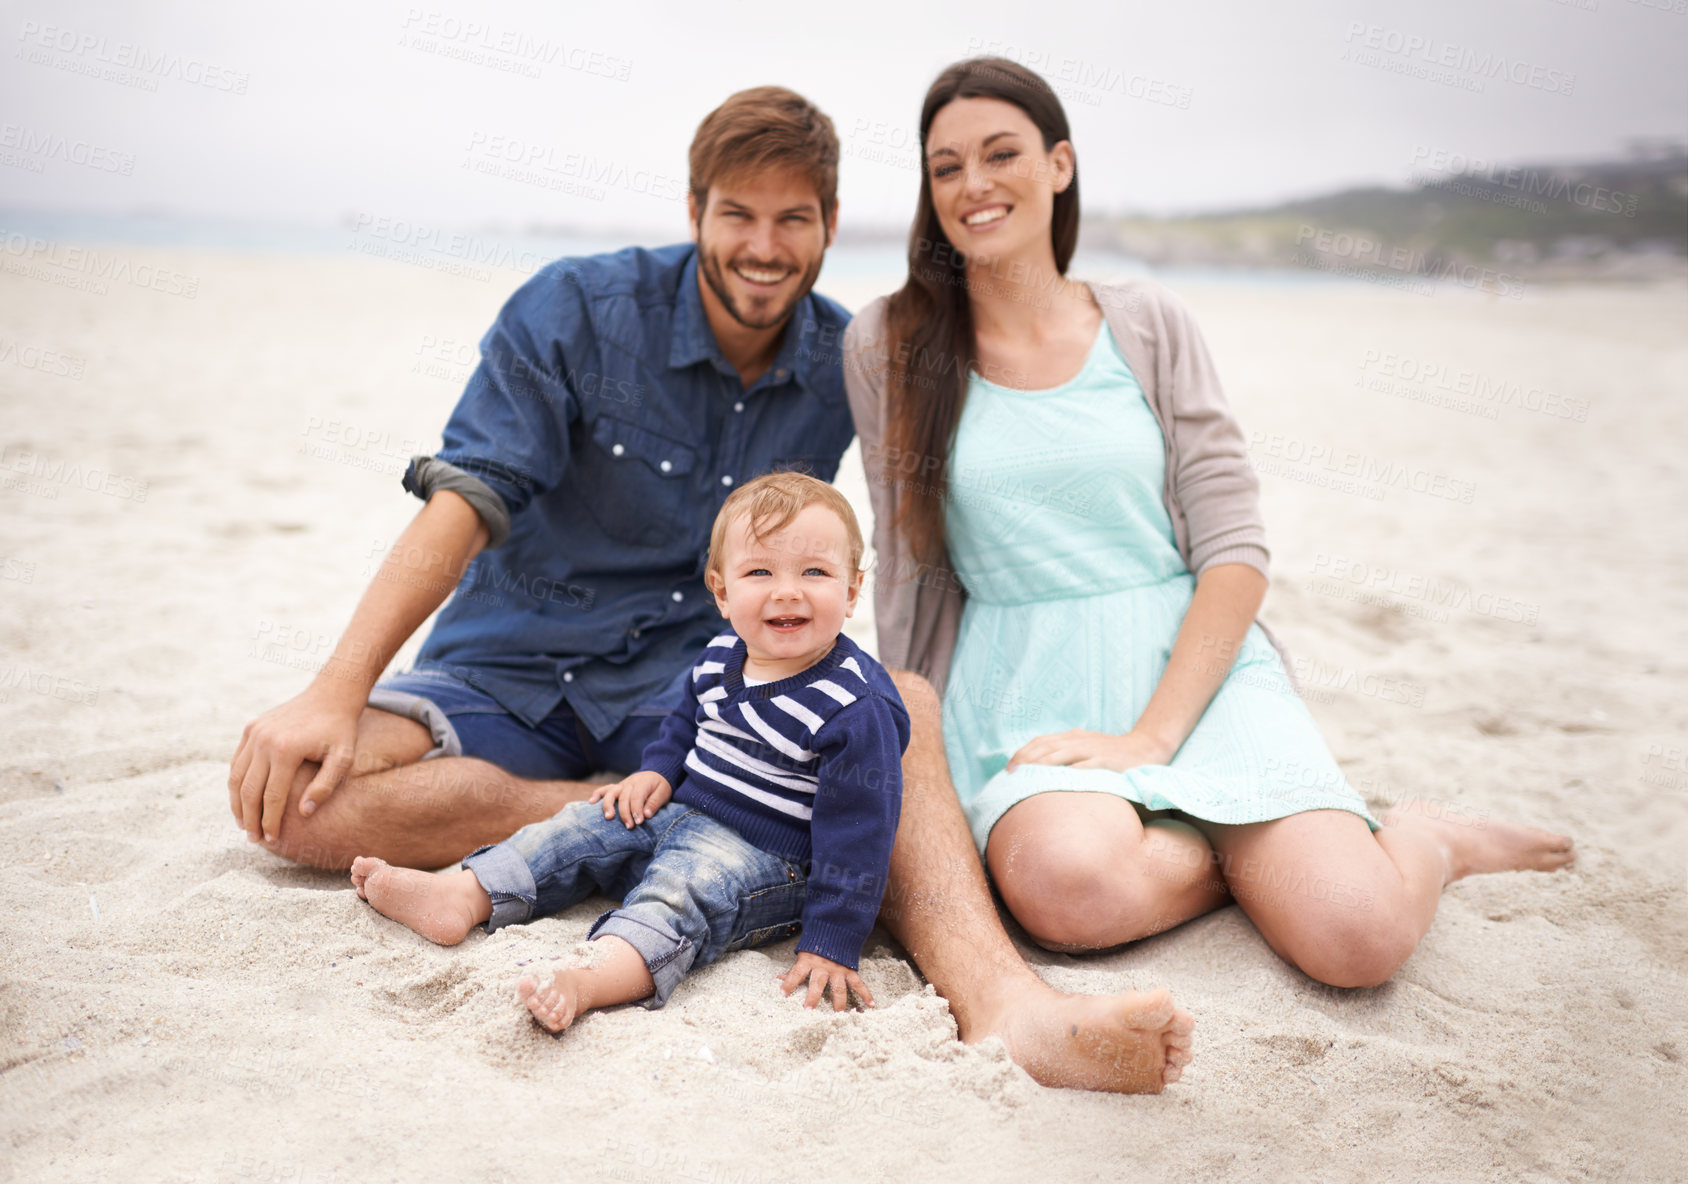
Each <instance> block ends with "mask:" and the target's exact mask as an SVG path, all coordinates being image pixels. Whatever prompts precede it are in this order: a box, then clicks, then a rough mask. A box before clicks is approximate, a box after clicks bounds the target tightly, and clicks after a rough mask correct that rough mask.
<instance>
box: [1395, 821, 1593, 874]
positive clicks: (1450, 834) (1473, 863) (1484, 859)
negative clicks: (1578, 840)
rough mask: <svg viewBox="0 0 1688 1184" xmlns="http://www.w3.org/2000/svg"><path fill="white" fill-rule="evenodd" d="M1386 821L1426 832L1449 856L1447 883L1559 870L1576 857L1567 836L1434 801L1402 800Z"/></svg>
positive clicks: (1445, 855) (1444, 854)
mask: <svg viewBox="0 0 1688 1184" xmlns="http://www.w3.org/2000/svg"><path fill="white" fill-rule="evenodd" d="M1382 822H1383V825H1385V826H1399V827H1402V828H1408V827H1411V828H1415V829H1418V830H1420V831H1422V832H1424V833H1426V834H1428V835H1429V836H1430V837H1431V838H1432V839H1433V840H1434V841H1435V842H1436V843H1437V845H1438V846H1440V847H1441V848H1442V853H1443V856H1444V858H1445V859H1446V860H1447V864H1448V879H1447V881H1446V882H1448V883H1452V882H1453V881H1455V880H1459V879H1463V878H1464V877H1466V876H1474V875H1480V874H1481V873H1483V872H1528V871H1536V872H1553V871H1558V870H1559V869H1560V868H1562V867H1564V866H1566V865H1567V864H1569V863H1570V862H1571V861H1572V860H1574V859H1576V857H1577V854H1576V851H1575V850H1573V849H1572V844H1571V840H1570V839H1568V838H1566V837H1565V836H1564V835H1556V834H1553V833H1552V832H1551V831H1545V830H1538V829H1536V828H1535V827H1533V826H1516V825H1514V824H1512V823H1510V822H1496V821H1495V820H1494V819H1492V818H1488V817H1486V816H1484V817H1479V816H1475V815H1471V814H1466V813H1462V812H1459V811H1456V810H1453V809H1452V808H1449V807H1444V806H1440V805H1438V804H1437V803H1434V802H1421V801H1406V802H1402V803H1401V804H1400V805H1399V806H1397V807H1395V808H1394V809H1393V810H1390V811H1388V812H1387V813H1385V814H1384V816H1383V819H1382Z"/></svg>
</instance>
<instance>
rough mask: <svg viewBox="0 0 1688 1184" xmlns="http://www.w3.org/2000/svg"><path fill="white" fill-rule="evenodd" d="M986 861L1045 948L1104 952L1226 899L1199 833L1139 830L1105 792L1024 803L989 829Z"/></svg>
mask: <svg viewBox="0 0 1688 1184" xmlns="http://www.w3.org/2000/svg"><path fill="white" fill-rule="evenodd" d="M985 858H986V860H987V861H988V862H989V864H990V869H991V879H992V880H994V881H995V882H996V887H997V891H999V892H1001V893H1002V901H1003V903H1004V904H1006V905H1007V906H1008V911H1009V912H1011V913H1013V914H1014V919H1015V920H1016V921H1018V922H1019V923H1020V924H1021V925H1023V926H1024V927H1025V930H1026V932H1027V933H1028V934H1030V935H1031V937H1032V940H1033V941H1036V942H1037V943H1038V944H1039V945H1041V946H1044V947H1045V948H1047V949H1051V950H1061V951H1064V952H1069V953H1071V952H1076V951H1079V950H1099V949H1106V948H1108V947H1109V946H1117V945H1119V944H1120V943H1122V942H1128V941H1136V940H1137V939H1138V938H1140V937H1148V936H1149V935H1150V934H1154V933H1160V932H1162V931H1163V930H1167V929H1171V928H1172V927H1173V926H1174V925H1180V924H1183V923H1184V922H1185V921H1188V920H1190V919H1191V918H1192V917H1199V916H1201V915H1202V914H1203V913H1208V912H1212V911H1213V910H1214V909H1216V908H1219V907H1221V906H1223V905H1227V904H1229V903H1230V902H1231V894H1230V892H1229V891H1227V890H1226V887H1225V882H1224V880H1222V879H1220V878H1219V877H1218V875H1217V874H1216V873H1215V871H1214V867H1213V848H1211V847H1210V846H1208V842H1207V839H1206V838H1205V837H1203V835H1202V833H1201V832H1200V831H1198V830H1197V829H1196V828H1195V827H1193V826H1190V825H1189V824H1188V823H1184V822H1177V821H1174V820H1173V819H1170V818H1154V819H1151V820H1150V821H1149V822H1148V823H1147V824H1145V823H1144V822H1143V820H1142V818H1141V817H1140V816H1139V814H1138V812H1137V809H1136V808H1135V807H1134V806H1133V805H1132V804H1131V803H1130V802H1128V801H1126V800H1125V799H1124V798H1117V797H1114V796H1113V795H1112V794H1105V793H1060V792H1056V793H1040V794H1038V795H1036V796H1035V797H1030V798H1027V799H1026V800H1025V801H1023V802H1020V803H1018V804H1017V805H1015V806H1013V807H1012V808H1011V809H1009V811H1008V812H1007V813H1006V814H1004V815H1003V816H1002V819H1001V820H1000V821H999V822H998V823H997V824H996V826H995V827H993V828H992V829H991V837H990V842H989V843H988V844H987V845H986V847H985Z"/></svg>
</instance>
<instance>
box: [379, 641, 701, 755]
mask: <svg viewBox="0 0 1688 1184" xmlns="http://www.w3.org/2000/svg"><path fill="white" fill-rule="evenodd" d="M689 677H691V670H690V668H687V669H685V670H681V671H679V672H678V673H677V674H676V675H675V677H674V680H673V681H672V682H670V683H669V684H668V685H667V686H665V687H664V688H663V689H662V690H661V691H659V692H658V693H657V694H656V695H655V696H653V697H652V698H651V699H649V700H647V701H646V702H644V703H641V704H640V705H639V706H637V707H635V708H634V709H633V712H632V714H631V715H629V716H628V717H627V718H626V719H625V720H623V721H622V723H621V726H620V727H618V728H616V730H615V731H613V732H611V733H610V734H609V735H608V736H605V737H604V738H603V739H602V740H595V739H593V737H592V733H591V732H589V731H588V730H587V728H586V725H585V724H583V723H581V722H580V719H579V718H578V717H577V716H576V715H575V713H574V709H573V708H571V707H570V706H569V705H568V701H567V700H566V699H565V700H563V701H562V702H560V703H558V704H557V708H556V710H555V711H553V712H552V713H551V714H550V715H548V716H546V717H545V718H544V719H542V720H540V721H539V724H538V726H536V727H529V726H528V725H527V724H526V723H524V722H522V720H520V719H518V718H517V717H516V716H514V715H512V714H511V713H510V711H509V710H508V709H507V708H506V707H505V706H504V705H503V704H501V703H500V702H499V701H498V700H497V699H494V698H493V697H492V696H491V695H489V694H487V693H486V692H485V691H482V690H477V689H476V688H475V687H472V686H470V685H469V684H468V683H466V682H464V681H463V680H462V679H460V678H457V677H456V676H454V675H451V674H448V673H446V672H445V671H443V670H437V669H432V668H428V667H424V668H422V669H419V670H411V671H407V672H405V673H404V674H396V675H394V676H393V677H392V678H384V679H382V680H381V681H380V682H378V683H376V684H375V689H374V690H372V691H370V692H369V705H370V706H371V707H373V708H375V709H377V710H378V711H390V712H392V713H393V714H394V715H402V716H404V717H405V718H406V719H413V720H415V721H416V722H417V723H419V724H421V725H423V726H424V727H426V728H427V729H428V731H429V732H430V733H431V734H432V735H433V737H434V747H433V749H432V751H430V752H428V753H427V755H426V756H424V757H423V759H424V760H426V759H428V758H429V757H436V756H472V757H475V758H477V759H478V760H483V761H488V762H490V763H492V764H495V765H497V766H498V767H499V768H501V769H503V770H504V771H505V772H507V773H514V774H515V775H516V776H517V777H527V778H531V779H534V780H541V781H545V780H552V779H555V778H563V779H567V780H571V781H573V780H578V779H580V778H582V777H588V776H591V775H592V774H593V773H600V772H612V773H631V772H633V771H634V770H635V769H637V768H638V767H639V760H640V757H641V755H642V754H643V753H644V751H645V747H646V745H648V744H650V743H651V741H653V740H655V739H656V738H657V733H658V732H660V731H661V730H662V721H663V718H664V717H665V716H667V715H668V714H669V712H671V711H673V710H674V708H675V707H677V706H679V704H680V699H681V696H682V695H683V694H684V691H685V680H686V679H687V678H689Z"/></svg>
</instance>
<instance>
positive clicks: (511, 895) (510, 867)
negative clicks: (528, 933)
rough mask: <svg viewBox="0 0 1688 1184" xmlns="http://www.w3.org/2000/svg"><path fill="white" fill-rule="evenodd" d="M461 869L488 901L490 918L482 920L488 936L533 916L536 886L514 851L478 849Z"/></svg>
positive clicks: (502, 846) (501, 846)
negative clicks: (472, 875)
mask: <svg viewBox="0 0 1688 1184" xmlns="http://www.w3.org/2000/svg"><path fill="white" fill-rule="evenodd" d="M463 866H464V867H465V868H467V869H468V870H469V871H472V872H474V873H475V879H477V880H479V881H480V882H481V887H482V888H483V889H485V890H486V894H487V895H488V896H490V897H492V916H490V917H488V918H487V920H486V931H487V932H488V933H496V932H497V931H498V930H500V929H502V928H504V926H506V925H521V924H523V923H525V922H526V921H527V920H528V919H529V918H530V917H532V916H533V910H534V907H535V906H536V905H537V904H538V903H539V885H537V884H535V883H534V882H533V872H532V870H531V869H530V868H529V867H528V865H527V860H525V859H523V858H522V857H521V856H520V855H518V854H516V851H515V849H514V848H512V847H510V846H509V845H508V844H506V843H499V844H498V845H497V846H494V847H482V848H481V849H480V850H479V851H476V852H475V853H474V854H473V855H470V856H468V857H467V858H465V859H464V860H463Z"/></svg>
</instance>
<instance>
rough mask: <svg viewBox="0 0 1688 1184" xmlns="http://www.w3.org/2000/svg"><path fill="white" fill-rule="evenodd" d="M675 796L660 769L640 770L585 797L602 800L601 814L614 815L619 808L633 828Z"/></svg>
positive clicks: (629, 828) (622, 817)
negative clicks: (656, 771) (653, 771)
mask: <svg viewBox="0 0 1688 1184" xmlns="http://www.w3.org/2000/svg"><path fill="white" fill-rule="evenodd" d="M673 796H674V787H673V786H671V785H669V784H668V778H666V777H664V776H663V775H662V774H661V773H651V772H648V771H647V772H641V773H635V774H633V775H632V776H631V777H624V778H622V779H621V780H620V781H617V782H616V783H615V784H614V785H600V786H599V787H598V788H597V789H595V790H593V791H592V796H591V797H589V798H587V799H586V800H587V801H589V802H596V801H599V800H602V801H603V803H604V817H605V818H614V817H615V815H616V810H617V809H620V811H621V821H622V822H623V823H625V824H626V826H627V829H628V830H632V829H633V828H634V827H635V826H638V825H639V824H640V823H641V822H643V821H644V820H645V819H647V818H649V817H650V816H651V815H652V814H655V813H656V812H657V811H658V810H660V809H662V807H663V806H664V805H665V804H667V802H668V799H669V798H671V797H673Z"/></svg>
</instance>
